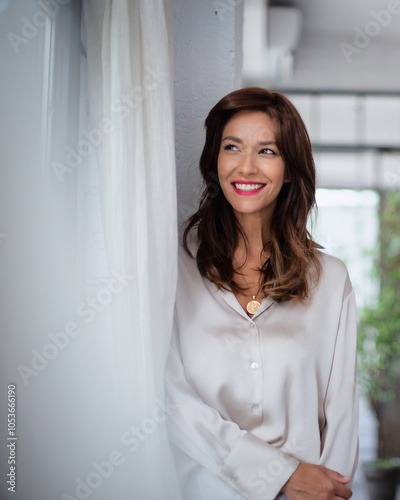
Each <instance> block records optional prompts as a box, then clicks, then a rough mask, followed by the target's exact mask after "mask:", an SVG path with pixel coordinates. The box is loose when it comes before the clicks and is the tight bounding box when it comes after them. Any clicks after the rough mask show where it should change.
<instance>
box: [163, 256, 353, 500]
mask: <svg viewBox="0 0 400 500" xmlns="http://www.w3.org/2000/svg"><path fill="white" fill-rule="evenodd" d="M319 255H320V258H321V261H322V268H323V272H322V276H321V279H320V281H319V283H318V285H317V286H314V287H313V289H312V290H311V293H310V296H309V299H307V300H306V301H305V302H298V301H294V300H291V301H289V302H283V303H276V302H274V301H273V300H272V299H270V298H268V297H267V298H265V299H264V300H263V301H262V303H261V307H260V308H259V310H258V311H257V312H256V313H255V314H254V316H253V317H252V318H249V317H248V316H247V314H246V313H245V312H244V310H243V309H242V307H241V306H240V304H239V302H238V301H237V299H236V297H235V296H234V295H233V293H231V292H228V291H223V290H218V289H217V287H216V286H215V285H214V284H213V283H211V282H209V281H208V280H207V279H204V278H202V277H201V275H200V273H199V272H198V269H197V266H196V262H195V260H193V259H191V258H190V256H188V255H187V254H186V252H185V251H184V250H183V249H182V248H180V251H179V276H178V288H177V295H176V308H175V327H174V332H173V335H172V341H171V349H170V354H169V359H168V364H167V371H166V388H167V397H168V398H169V400H170V401H169V402H170V404H171V405H172V408H175V410H174V411H173V412H172V414H171V416H170V417H169V420H168V426H169V434H170V440H171V442H172V444H173V446H174V449H175V450H176V461H177V468H178V473H179V476H180V479H181V486H182V492H183V499H184V500H239V499H243V498H245V499H248V500H250V499H251V500H253V499H254V500H255V499H257V500H273V499H275V498H276V497H277V496H278V495H279V494H280V490H281V488H282V486H283V485H284V484H285V483H286V481H287V480H288V479H289V477H290V476H291V475H292V474H293V472H294V471H295V470H296V468H297V466H298V464H299V463H300V461H304V462H309V463H314V464H322V465H325V466H326V467H328V468H330V469H333V470H335V471H338V472H340V473H341V474H344V475H349V476H353V475H354V472H355V468H356V465H357V458H358V391H357V360H356V326H357V325H356V308H355V299H354V291H353V289H352V286H351V283H350V280H349V277H348V274H347V270H346V267H345V265H344V264H343V263H342V262H341V261H340V260H338V259H337V258H335V257H332V256H329V255H327V254H324V253H322V252H320V253H319ZM310 279H312V276H311V278H310ZM283 498H284V497H283Z"/></svg>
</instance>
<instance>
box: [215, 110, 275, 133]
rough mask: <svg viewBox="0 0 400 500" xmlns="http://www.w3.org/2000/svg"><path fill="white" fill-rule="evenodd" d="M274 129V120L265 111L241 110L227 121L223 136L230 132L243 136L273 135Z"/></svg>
mask: <svg viewBox="0 0 400 500" xmlns="http://www.w3.org/2000/svg"><path fill="white" fill-rule="evenodd" d="M276 129H277V126H276V120H274V119H273V118H271V117H270V116H269V115H268V114H267V113H266V112H265V111H254V110H243V111H238V112H237V113H235V114H234V115H233V116H232V117H231V118H230V119H229V120H228V122H227V123H226V124H225V127H224V129H223V136H224V135H226V134H227V133H229V132H232V131H237V133H238V132H240V133H241V134H244V135H248V134H251V135H254V134H256V135H262V134H269V135H271V134H272V135H275V133H276Z"/></svg>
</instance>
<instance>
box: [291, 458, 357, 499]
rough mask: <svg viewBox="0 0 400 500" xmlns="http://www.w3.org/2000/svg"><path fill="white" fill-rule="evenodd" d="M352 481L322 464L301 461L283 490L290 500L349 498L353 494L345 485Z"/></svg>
mask: <svg viewBox="0 0 400 500" xmlns="http://www.w3.org/2000/svg"><path fill="white" fill-rule="evenodd" d="M350 481H351V477H348V476H342V475H341V474H339V473H338V472H335V471H333V470H331V469H327V468H326V467H324V466H322V465H313V464H307V463H301V464H300V465H299V466H298V467H297V469H296V471H295V472H294V473H293V474H292V476H291V477H290V479H289V481H288V482H287V483H286V484H285V485H284V486H283V488H282V490H281V491H282V493H284V494H285V495H286V497H287V498H288V500H311V499H314V500H342V499H343V498H345V499H346V500H347V499H348V498H350V497H351V496H352V495H353V493H352V491H351V489H350V488H348V487H347V486H345V485H346V484H347V483H349V482H350Z"/></svg>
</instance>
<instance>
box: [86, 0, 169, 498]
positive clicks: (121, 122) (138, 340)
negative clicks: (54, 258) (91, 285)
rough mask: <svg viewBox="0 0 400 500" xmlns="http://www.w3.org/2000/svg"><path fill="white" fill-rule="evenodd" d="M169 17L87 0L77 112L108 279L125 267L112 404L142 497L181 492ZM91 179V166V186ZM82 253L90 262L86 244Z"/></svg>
mask: <svg viewBox="0 0 400 500" xmlns="http://www.w3.org/2000/svg"><path fill="white" fill-rule="evenodd" d="M171 19H172V3H168V2H165V1H163V0H150V1H149V0H135V1H131V0H117V1H111V0H84V2H83V37H82V38H83V40H84V46H85V50H86V56H87V59H86V60H87V66H86V67H84V70H85V69H86V78H87V93H88V115H87V116H88V120H87V123H84V122H85V114H84V113H81V120H82V122H83V123H82V122H81V127H83V124H84V125H85V126H86V128H85V130H87V131H88V134H86V135H87V137H88V140H89V141H91V142H92V143H96V152H97V155H96V158H95V159H94V158H93V157H92V158H91V161H92V162H93V163H95V164H96V165H97V173H98V186H99V198H100V206H101V213H102V221H103V231H104V233H103V237H104V244H105V252H106V265H107V270H108V276H109V277H112V276H113V275H116V274H117V275H120V274H124V276H125V282H126V283H124V284H123V292H122V293H120V292H119V291H118V292H117V294H118V300H113V301H112V303H111V308H110V316H111V317H110V324H109V327H110V335H111V336H112V338H113V347H114V356H115V371H113V372H112V376H113V377H115V382H116V394H117V405H118V406H117V408H116V411H117V412H118V414H119V415H121V416H122V417H123V418H122V419H120V421H121V422H124V421H125V422H126V423H127V424H128V427H127V429H129V423H131V425H132V423H133V424H134V427H135V429H130V430H129V431H127V432H125V434H124V433H122V437H121V438H120V441H121V440H122V441H123V442H124V444H125V445H126V446H127V449H128V450H130V452H131V453H132V455H134V456H133V460H132V464H131V466H130V468H131V472H130V475H129V483H128V484H130V485H131V486H130V487H131V493H132V496H131V497H132V498H135V499H136V498H140V499H147V498H148V499H162V498H166V499H169V498H171V499H174V500H175V499H177V498H179V494H178V492H177V485H176V481H175V474H174V468H173V463H172V458H171V454H170V450H169V446H168V442H167V436H166V427H165V421H166V419H167V418H168V416H169V415H170V413H171V411H173V408H170V407H169V406H168V401H164V386H163V374H164V367H165V361H166V356H167V352H168V346H169V337H170V330H171V325H172V315H173V303H174V295H175V285H176V274H177V268H176V251H177V218H176V187H175V186H176V180H175V152H174V115H173V64H172V56H171V55H172V50H173V48H172V45H173V37H172V23H171V22H170V21H171ZM83 74H84V77H85V72H83ZM81 98H82V96H81ZM95 174H96V168H93V166H92V168H90V165H88V169H87V172H86V176H85V179H83V183H84V184H85V183H86V186H87V188H89V189H87V191H89V192H90V191H91V189H90V186H92V187H93V186H94V185H95V184H96V175H95ZM92 192H93V190H92ZM88 216H89V217H90V216H93V214H88ZM88 226H90V222H88ZM86 257H87V261H86V268H87V269H88V264H89V263H90V261H91V260H92V258H93V255H91V252H90V248H88V249H87V250H86ZM90 277H92V278H93V277H94V276H93V275H92V276H90V274H89V275H88V278H89V279H90Z"/></svg>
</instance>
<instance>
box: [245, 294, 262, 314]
mask: <svg viewBox="0 0 400 500" xmlns="http://www.w3.org/2000/svg"><path fill="white" fill-rule="evenodd" d="M260 305H261V304H260V303H259V302H258V300H256V297H255V295H253V300H250V302H248V303H247V306H246V309H247V312H248V313H249V314H254V313H255V312H257V311H258V308H259V307H260Z"/></svg>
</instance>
